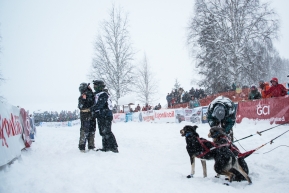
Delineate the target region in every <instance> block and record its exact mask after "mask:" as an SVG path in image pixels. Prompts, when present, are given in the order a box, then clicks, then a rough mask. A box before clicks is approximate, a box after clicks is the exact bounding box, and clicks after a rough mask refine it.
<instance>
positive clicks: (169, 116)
mask: <svg viewBox="0 0 289 193" xmlns="http://www.w3.org/2000/svg"><path fill="white" fill-rule="evenodd" d="M175 116H176V114H175V110H174V109H162V110H155V111H154V117H155V122H157V123H158V122H165V123H168V122H173V123H174V122H175V121H176V117H175Z"/></svg>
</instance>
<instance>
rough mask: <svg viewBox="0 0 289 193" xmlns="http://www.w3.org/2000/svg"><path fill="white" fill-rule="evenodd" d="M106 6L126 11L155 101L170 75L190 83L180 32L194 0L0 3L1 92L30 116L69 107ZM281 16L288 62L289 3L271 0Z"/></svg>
mask: <svg viewBox="0 0 289 193" xmlns="http://www.w3.org/2000/svg"><path fill="white" fill-rule="evenodd" d="M112 3H115V4H116V5H117V6H120V7H122V9H123V10H124V11H125V12H128V14H129V21H130V22H129V24H130V28H129V31H130V34H131V40H132V43H133V47H134V48H135V49H136V50H137V51H138V54H137V55H136V58H135V59H136V60H135V62H136V63H139V62H140V61H141V60H142V59H143V56H144V53H145V54H146V56H147V59H148V62H149V64H150V65H151V66H152V70H153V71H154V72H155V74H156V75H157V79H158V80H159V88H160V90H159V98H160V100H159V102H161V104H162V105H165V97H166V94H167V93H168V92H169V91H171V89H172V87H173V85H174V83H175V79H176V78H177V79H178V81H179V82H180V84H181V86H182V87H183V88H184V89H185V90H186V91H187V90H189V89H190V88H191V87H192V86H194V85H192V84H191V80H192V79H193V78H194V77H197V74H196V73H194V71H193V67H194V61H192V59H190V57H189V54H188V49H187V47H186V27H187V26H188V21H189V18H190V16H191V15H192V13H193V4H194V0H157V1H156V0H143V1H135V0H115V1H112V0H84V1H81V0H66V1H65V0H63V1H60V0H42V1H37V0H25V1H24V0H9V1H8V0H0V36H1V37H2V38H1V42H0V47H1V53H0V70H1V72H2V76H3V78H5V82H2V84H1V85H0V89H1V90H0V95H2V96H4V97H5V98H6V101H7V102H8V103H10V104H12V105H15V106H18V105H19V106H21V107H24V108H26V109H27V110H30V111H35V110H38V109H41V110H57V111H60V110H62V109H63V110H74V109H76V108H77V102H78V100H77V99H78V96H79V91H78V86H79V84H80V83H81V82H91V81H92V80H89V79H88V77H87V75H88V73H89V70H90V67H91V63H92V57H93V52H94V48H93V44H94V42H95V39H96V35H97V33H98V30H99V24H100V22H101V21H103V20H104V19H108V10H109V9H110V8H111V7H112ZM271 5H272V7H273V8H275V10H276V12H277V13H278V14H279V16H280V20H281V28H280V39H279V41H276V42H275V46H276V48H277V50H278V51H279V52H280V55H281V56H282V57H285V58H289V57H288V54H287V53H288V50H289V37H288V34H289V22H288V21H287V19H289V11H288V7H289V1H288V0H274V1H273V2H272V4H271Z"/></svg>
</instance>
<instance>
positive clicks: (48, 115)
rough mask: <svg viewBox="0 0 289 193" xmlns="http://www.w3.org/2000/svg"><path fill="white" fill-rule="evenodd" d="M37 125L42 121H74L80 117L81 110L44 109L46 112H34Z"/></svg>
mask: <svg viewBox="0 0 289 193" xmlns="http://www.w3.org/2000/svg"><path fill="white" fill-rule="evenodd" d="M33 117H34V122H35V125H38V124H39V123H40V122H64V121H73V120H77V119H79V111H78V110H75V111H73V112H71V111H61V112H60V113H58V112H57V111H44V112H33Z"/></svg>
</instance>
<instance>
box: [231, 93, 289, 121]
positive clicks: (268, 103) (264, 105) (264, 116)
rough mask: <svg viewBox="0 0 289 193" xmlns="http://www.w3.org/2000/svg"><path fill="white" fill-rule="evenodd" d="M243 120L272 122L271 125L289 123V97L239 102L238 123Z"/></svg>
mask: <svg viewBox="0 0 289 193" xmlns="http://www.w3.org/2000/svg"><path fill="white" fill-rule="evenodd" d="M243 118H248V119H256V120H270V123H271V124H273V123H274V122H275V123H276V124H282V123H286V122H289V96H288V95H287V96H284V97H278V98H267V99H260V100H254V101H250V102H239V103H238V110H237V116H236V123H241V121H242V119H243Z"/></svg>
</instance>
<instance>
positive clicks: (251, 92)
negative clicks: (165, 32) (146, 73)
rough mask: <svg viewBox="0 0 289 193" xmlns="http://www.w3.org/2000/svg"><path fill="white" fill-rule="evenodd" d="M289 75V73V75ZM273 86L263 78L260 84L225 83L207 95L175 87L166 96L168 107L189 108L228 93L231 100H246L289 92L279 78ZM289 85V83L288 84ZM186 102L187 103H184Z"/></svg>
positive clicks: (274, 80)
mask: <svg viewBox="0 0 289 193" xmlns="http://www.w3.org/2000/svg"><path fill="white" fill-rule="evenodd" d="M288 76H289V75H288ZM270 83H271V86H270V85H269V83H268V82H264V81H263V80H261V81H259V86H256V85H251V86H250V87H249V86H247V85H243V86H241V85H240V84H235V83H232V84H231V86H229V85H226V84H225V85H223V86H220V87H218V89H217V90H215V93H213V94H210V95H207V94H206V93H205V92H204V90H203V89H194V88H191V90H190V91H189V92H187V91H184V89H183V88H179V89H174V90H173V91H172V92H171V93H168V94H167V96H166V100H167V104H168V108H174V107H179V106H180V105H181V106H182V107H183V108H184V107H188V108H194V107H197V106H198V105H200V103H202V105H208V104H209V103H210V101H211V100H213V99H214V98H216V97H217V96H219V95H226V96H227V97H229V98H230V99H231V100H233V101H235V102H238V101H245V100H254V99H260V98H271V97H280V96H285V95H287V93H289V89H286V88H285V87H284V86H283V85H282V84H280V83H278V79H277V78H272V79H271V80H270ZM288 86H289V84H288ZM183 103H186V104H187V105H186V104H183Z"/></svg>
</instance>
